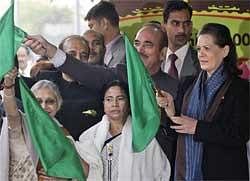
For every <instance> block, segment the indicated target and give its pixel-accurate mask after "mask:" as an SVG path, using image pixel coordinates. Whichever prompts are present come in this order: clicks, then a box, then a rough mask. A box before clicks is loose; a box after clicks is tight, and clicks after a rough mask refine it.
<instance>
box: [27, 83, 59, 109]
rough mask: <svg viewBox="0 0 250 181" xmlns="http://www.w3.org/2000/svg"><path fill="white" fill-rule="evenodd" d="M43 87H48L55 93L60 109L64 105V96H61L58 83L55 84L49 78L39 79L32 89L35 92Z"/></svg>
mask: <svg viewBox="0 0 250 181" xmlns="http://www.w3.org/2000/svg"><path fill="white" fill-rule="evenodd" d="M42 88H47V89H49V90H51V91H52V92H53V93H54V94H55V96H56V100H57V104H58V109H59V108H60V107H61V105H62V96H61V94H60V91H59V89H58V87H57V86H56V84H54V83H53V82H51V81H49V80H39V81H38V82H36V83H35V84H34V85H33V86H32V87H31V91H32V92H33V93H34V92H37V91H38V90H39V89H42Z"/></svg>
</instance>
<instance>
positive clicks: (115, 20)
mask: <svg viewBox="0 0 250 181" xmlns="http://www.w3.org/2000/svg"><path fill="white" fill-rule="evenodd" d="M85 20H86V21H88V26H89V28H90V29H93V30H95V31H97V32H99V33H101V34H102V35H103V36H104V44H105V47H106V53H105V56H104V65H106V66H108V67H115V66H116V65H117V64H119V63H125V45H124V39H123V38H122V35H121V34H120V29H119V15H118V13H117V11H116V9H115V6H114V5H113V4H112V3H111V2H107V1H101V2H99V3H98V4H96V5H95V6H94V7H92V8H91V9H90V10H89V12H88V13H87V15H86V17H85Z"/></svg>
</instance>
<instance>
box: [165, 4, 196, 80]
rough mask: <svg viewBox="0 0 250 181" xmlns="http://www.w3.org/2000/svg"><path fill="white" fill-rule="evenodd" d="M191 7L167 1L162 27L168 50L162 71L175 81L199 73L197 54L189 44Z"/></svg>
mask: <svg viewBox="0 0 250 181" xmlns="http://www.w3.org/2000/svg"><path fill="white" fill-rule="evenodd" d="M191 18H192V7H191V6H189V4H188V3H186V2H184V1H177V0H173V1H167V2H166V4H165V7H164V12H163V21H164V24H163V27H164V28H165V31H166V33H167V36H168V49H167V53H166V59H165V61H164V62H163V64H162V70H163V71H164V72H166V73H168V74H170V75H171V76H172V77H174V78H176V79H180V78H182V77H184V76H189V75H194V74H197V73H198V72H199V71H200V65H199V61H198V58H197V52H196V50H194V48H193V47H191V45H190V44H189V40H190V37H191V35H192V27H193V26H192V20H191Z"/></svg>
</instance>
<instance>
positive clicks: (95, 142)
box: [76, 81, 170, 181]
mask: <svg viewBox="0 0 250 181" xmlns="http://www.w3.org/2000/svg"><path fill="white" fill-rule="evenodd" d="M103 92H104V96H103V104H104V112H105V115H104V116H103V118H102V120H101V122H99V123H98V124H96V125H95V126H93V127H91V128H90V129H88V130H87V131H85V132H83V133H82V135H81V136H80V138H79V142H77V143H76V148H77V150H78V152H79V154H80V156H81V157H82V159H84V160H85V161H86V162H87V163H88V166H89V172H88V178H87V179H88V180H93V181H99V180H108V181H110V180H118V181H123V180H124V181H128V180H129V181H153V180H169V177H170V165H169V161H168V159H167V157H166V156H165V154H164V152H163V151H162V150H161V148H160V146H159V144H158V142H157V141H156V139H153V140H152V141H151V142H150V144H149V145H148V146H147V147H146V149H145V150H144V151H142V152H139V153H134V152H133V150H132V126H131V116H130V115H129V113H130V110H129V96H128V88H127V85H126V84H124V83H122V82H119V81H113V82H111V83H110V84H108V85H107V86H106V87H105V88H104V91H103Z"/></svg>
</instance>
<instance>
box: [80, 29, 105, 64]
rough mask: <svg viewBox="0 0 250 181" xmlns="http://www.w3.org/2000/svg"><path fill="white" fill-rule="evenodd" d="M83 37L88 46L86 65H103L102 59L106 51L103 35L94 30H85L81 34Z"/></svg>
mask: <svg viewBox="0 0 250 181" xmlns="http://www.w3.org/2000/svg"><path fill="white" fill-rule="evenodd" d="M83 37H84V38H85V40H87V41H88V45H89V59H88V63H90V64H94V65H96V64H97V65H104V62H103V59H104V55H105V50H106V49H105V44H104V37H103V35H102V34H101V33H99V32H97V31H94V30H87V31H85V32H84V33H83Z"/></svg>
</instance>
